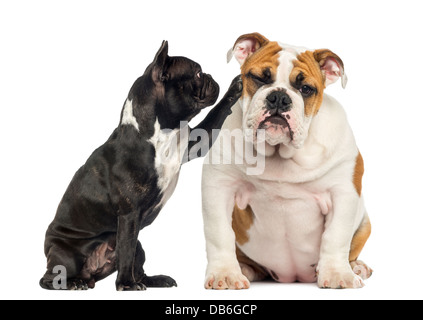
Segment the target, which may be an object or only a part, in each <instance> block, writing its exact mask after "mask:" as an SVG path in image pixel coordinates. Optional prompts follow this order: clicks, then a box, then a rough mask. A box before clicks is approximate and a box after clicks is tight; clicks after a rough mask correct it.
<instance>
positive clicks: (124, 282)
mask: <svg viewBox="0 0 423 320" xmlns="http://www.w3.org/2000/svg"><path fill="white" fill-rule="evenodd" d="M241 91H242V83H241V81H240V77H236V78H235V79H234V81H233V82H232V84H231V86H230V88H229V90H228V92H227V93H226V95H225V96H224V97H223V98H222V100H221V101H220V103H219V104H218V105H216V107H214V108H213V109H212V110H211V111H210V112H209V114H208V115H207V117H206V118H205V119H204V120H203V121H202V122H201V123H200V124H199V125H198V126H197V127H196V128H201V129H203V130H205V131H206V132H207V133H209V136H210V137H211V136H212V134H211V131H212V129H220V128H221V126H222V124H223V122H224V120H225V119H226V117H227V116H228V115H229V114H230V113H231V107H232V106H233V104H235V102H236V101H237V100H238V98H239V97H240V95H241ZM218 94H219V86H218V84H217V83H216V82H215V81H214V80H213V79H212V77H211V76H210V75H208V74H205V73H203V72H202V70H201V66H200V65H199V64H198V63H196V62H194V61H192V60H189V59H187V58H184V57H169V56H168V43H167V41H164V42H163V44H162V46H161V48H160V49H159V51H158V52H157V54H156V56H155V59H154V61H153V62H152V63H151V64H150V65H149V66H148V67H147V69H146V71H145V73H144V75H143V76H141V77H140V78H138V79H137V80H136V81H135V83H134V84H133V86H132V88H131V90H130V91H129V94H128V98H127V99H126V101H125V104H124V106H123V110H122V113H121V118H120V123H119V126H118V127H117V128H116V129H115V130H114V132H113V133H112V135H111V136H110V138H109V139H108V140H107V142H106V143H105V144H103V145H102V146H101V147H99V148H98V149H97V150H95V151H94V152H93V154H92V155H91V156H90V157H89V158H88V160H87V162H86V163H85V164H84V165H83V166H82V167H81V168H80V169H79V170H78V171H77V172H76V174H75V176H74V177H73V179H72V181H71V183H70V185H69V187H68V189H67V190H66V193H65V194H64V196H63V199H62V201H61V202H60V204H59V207H58V210H57V213H56V216H55V218H54V220H53V222H52V223H51V224H50V226H49V228H48V230H47V233H46V239H45V254H46V257H47V272H46V273H45V275H44V277H43V278H42V279H41V280H40V285H41V287H43V288H45V289H68V290H69V289H74V290H83V289H88V288H94V286H95V282H96V281H99V280H101V279H104V278H105V277H107V276H108V275H110V274H112V273H113V272H114V271H116V270H117V271H118V274H117V280H116V289H117V290H119V291H122V290H144V289H145V288H146V287H171V286H176V282H175V281H174V280H173V279H172V278H170V277H168V276H163V275H160V276H147V275H146V274H145V273H144V269H143V264H144V262H145V254H144V251H143V249H142V246H141V243H140V242H139V241H138V233H139V231H140V230H141V229H143V228H144V227H146V226H148V225H149V224H151V223H152V222H153V220H154V219H155V218H156V217H157V215H158V213H159V212H160V210H161V208H162V207H163V205H164V204H165V203H166V201H167V200H168V199H169V197H170V196H171V194H172V193H173V191H174V189H175V187H176V184H177V180H178V175H179V170H180V167H181V165H182V164H183V163H184V162H187V161H189V160H192V159H194V158H196V157H198V156H200V155H198V152H196V151H195V150H200V149H202V147H203V146H202V145H201V144H203V145H204V144H207V145H208V146H210V145H211V144H212V143H213V141H212V139H211V138H210V139H207V140H206V141H204V139H203V140H200V141H189V140H191V139H189V138H188V137H182V135H181V134H180V132H181V130H182V129H187V130H191V129H190V128H189V127H188V126H187V123H188V121H190V120H191V119H192V118H193V117H194V116H196V115H197V114H198V113H199V112H200V111H201V110H202V109H203V108H205V107H207V106H210V105H212V104H214V103H215V102H216V100H217V98H218ZM181 123H182V124H185V125H186V127H185V128H181ZM202 150H203V149H202ZM190 151H192V152H190ZM57 270H60V271H61V272H63V271H64V272H65V273H66V277H65V278H63V275H62V278H60V281H58V280H57V279H58V278H57V277H58V271H57ZM64 282H65V283H64Z"/></svg>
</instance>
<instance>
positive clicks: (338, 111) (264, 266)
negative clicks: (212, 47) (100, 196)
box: [202, 33, 372, 289]
mask: <svg viewBox="0 0 423 320" xmlns="http://www.w3.org/2000/svg"><path fill="white" fill-rule="evenodd" d="M233 56H234V57H235V59H236V60H237V61H238V62H239V63H240V65H241V75H242V81H243V86H244V87H243V92H242V96H241V98H240V99H239V100H238V103H237V105H236V106H234V108H233V109H234V112H233V113H232V115H231V116H229V117H228V118H227V119H226V121H225V123H224V125H223V127H222V132H221V134H220V137H219V139H222V140H224V141H227V142H228V141H229V145H224V144H222V143H216V144H215V145H214V146H213V147H212V150H211V152H210V153H209V156H208V158H206V159H207V160H208V161H206V162H205V164H204V166H203V177H202V199H203V217H204V224H205V236H206V247H207V258H208V266H207V271H206V279H205V288H207V289H246V288H249V287H250V282H252V281H259V280H262V279H265V278H267V277H271V278H273V279H274V280H276V281H278V282H283V283H290V282H296V281H298V282H306V283H311V282H317V284H318V286H319V287H320V288H360V287H363V286H364V282H363V280H364V279H367V278H369V277H370V275H371V274H372V270H371V269H370V268H369V267H368V266H367V265H366V264H364V263H363V262H362V261H359V260H357V258H358V256H359V254H360V252H361V251H362V249H363V247H364V245H365V243H366V241H367V239H368V237H369V235H370V232H371V225H370V221H369V217H368V215H367V211H366V209H365V206H364V202H363V196H362V176H363V172H364V167H363V158H362V156H361V154H360V152H359V150H358V148H357V145H356V142H355V139H354V135H353V133H352V131H351V128H350V126H349V124H348V122H347V117H346V114H345V112H344V110H343V108H342V106H341V104H340V103H339V102H338V101H336V100H335V99H334V98H332V97H330V96H329V95H327V94H325V92H324V90H325V88H326V87H327V86H328V85H330V84H333V83H335V82H336V81H337V80H338V79H340V80H341V84H342V86H343V87H345V85H346V84H347V76H346V74H345V72H344V64H343V62H342V60H341V58H340V57H339V56H338V55H336V54H335V53H333V52H332V51H330V50H327V49H319V50H308V49H306V48H302V47H296V46H291V45H286V44H282V43H280V42H276V41H269V40H268V39H267V38H266V37H264V36H263V35H261V34H259V33H252V34H245V35H242V36H240V37H239V38H238V39H237V40H236V42H235V45H234V46H233V48H231V50H230V51H229V53H228V60H230V59H231V58H232V57H233ZM240 131H241V132H242V140H243V141H240V139H238V138H239V137H236V135H233V136H231V134H232V133H233V132H240ZM240 144H244V146H252V148H253V149H254V150H255V152H256V153H257V154H259V155H261V156H262V158H263V160H264V161H265V165H264V166H263V170H262V172H260V173H259V174H255V175H252V174H249V173H248V169H250V168H251V161H249V159H248V157H249V155H247V154H246V150H247V149H248V148H247V147H245V148H242V146H241V148H239V147H240ZM229 151H230V156H229V157H228V156H227V154H228V152H229ZM224 154H226V156H225V159H224V160H223V161H216V159H219V156H221V157H224ZM216 155H217V157H216ZM239 155H241V156H242V157H243V159H244V161H243V163H240V162H239V161H238V162H234V159H235V158H237V157H239ZM250 157H251V155H250Z"/></svg>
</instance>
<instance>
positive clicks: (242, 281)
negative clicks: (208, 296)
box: [204, 268, 250, 290]
mask: <svg viewBox="0 0 423 320" xmlns="http://www.w3.org/2000/svg"><path fill="white" fill-rule="evenodd" d="M204 287H205V288H206V289H216V290H224V289H230V290H240V289H248V288H249V287H250V281H248V279H247V278H246V277H245V276H244V275H243V274H242V272H241V271H240V270H239V271H238V270H232V269H231V268H227V269H225V268H222V269H220V270H215V271H211V272H209V273H208V274H207V276H206V282H205V285H204Z"/></svg>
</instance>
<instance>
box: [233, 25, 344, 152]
mask: <svg viewBox="0 0 423 320" xmlns="http://www.w3.org/2000/svg"><path fill="white" fill-rule="evenodd" d="M232 56H235V58H236V60H237V61H238V62H239V63H240V64H241V74H242V80H243V85H244V91H243V95H242V97H241V99H240V101H241V105H242V110H243V129H244V132H245V134H246V135H250V137H249V138H250V139H253V141H256V139H257V132H258V131H257V130H258V129H264V130H265V141H266V155H271V154H273V153H274V149H275V148H274V146H277V145H280V144H283V145H285V146H292V147H294V148H297V149H298V148H301V147H302V145H303V144H304V142H305V140H306V139H307V136H308V130H309V127H310V123H311V121H312V119H313V117H314V116H315V115H316V114H317V113H318V112H319V109H320V106H321V104H322V101H323V91H324V89H325V88H326V86H327V85H329V84H332V83H334V82H336V81H337V80H338V78H341V79H342V86H343V87H345V85H346V82H347V77H346V75H345V74H344V67H343V63H342V60H341V59H340V58H339V57H338V56H337V55H336V54H334V53H333V52H331V51H330V50H327V49H321V50H315V51H309V50H306V49H305V48H300V47H294V46H288V45H285V44H281V43H278V42H273V41H269V40H268V39H266V38H265V37H263V36H262V35H260V34H258V33H252V34H246V35H243V36H241V37H239V38H238V40H237V41H236V42H235V45H234V47H233V49H231V50H230V51H229V52H228V61H229V60H230V59H231V58H232ZM245 129H249V130H245ZM272 147H273V148H272Z"/></svg>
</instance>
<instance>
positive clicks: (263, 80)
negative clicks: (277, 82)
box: [248, 72, 272, 87]
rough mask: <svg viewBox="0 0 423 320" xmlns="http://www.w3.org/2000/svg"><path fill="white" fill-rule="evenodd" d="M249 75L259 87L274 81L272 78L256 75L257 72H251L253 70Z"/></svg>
mask: <svg viewBox="0 0 423 320" xmlns="http://www.w3.org/2000/svg"><path fill="white" fill-rule="evenodd" d="M248 75H249V76H250V78H251V79H253V81H254V82H255V83H256V84H257V85H258V86H259V87H261V86H264V85H266V84H269V83H271V82H272V81H271V79H268V78H263V77H259V76H257V75H255V74H253V73H251V72H250V73H249V74H248Z"/></svg>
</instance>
